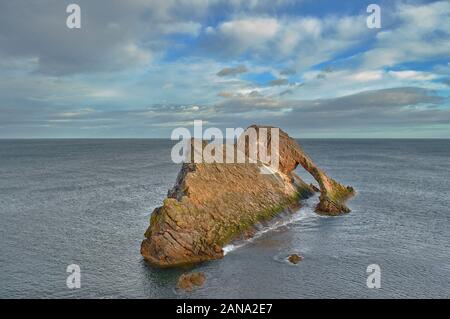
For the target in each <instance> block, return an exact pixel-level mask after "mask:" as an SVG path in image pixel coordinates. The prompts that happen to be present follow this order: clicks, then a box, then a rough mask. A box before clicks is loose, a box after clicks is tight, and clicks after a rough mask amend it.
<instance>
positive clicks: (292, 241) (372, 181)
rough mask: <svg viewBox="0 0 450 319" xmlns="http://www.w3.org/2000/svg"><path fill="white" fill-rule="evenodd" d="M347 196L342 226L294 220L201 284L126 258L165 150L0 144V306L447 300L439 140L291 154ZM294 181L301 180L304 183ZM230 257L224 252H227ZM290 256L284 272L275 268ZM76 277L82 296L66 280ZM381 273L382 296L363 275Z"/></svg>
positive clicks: (152, 196) (306, 217) (448, 168)
mask: <svg viewBox="0 0 450 319" xmlns="http://www.w3.org/2000/svg"><path fill="white" fill-rule="evenodd" d="M300 142H301V144H302V145H303V147H304V148H305V150H306V151H307V152H308V153H309V154H310V155H311V156H312V158H313V159H314V160H315V162H316V163H317V164H318V165H320V166H321V167H323V168H324V169H325V170H326V171H327V172H328V173H329V174H330V175H331V176H332V177H335V178H336V179H337V180H338V181H341V182H343V183H345V184H351V185H353V186H354V187H355V189H356V190H357V191H358V195H357V196H356V197H355V198H354V199H353V200H352V201H351V202H350V203H349V206H350V207H351V209H352V212H351V213H350V214H348V215H345V216H342V217H320V216H318V215H316V214H314V213H313V211H312V208H313V207H314V205H315V204H316V202H317V197H314V198H311V199H309V200H307V201H306V202H305V203H304V207H303V208H302V209H301V210H300V211H299V212H297V213H296V215H295V216H294V218H292V219H291V220H288V221H284V222H283V223H281V224H280V225H278V227H274V229H272V230H269V231H267V230H266V231H265V232H264V233H261V234H260V235H259V236H258V238H256V239H254V240H252V241H250V242H247V243H245V244H244V245H242V246H240V247H237V248H236V247H235V248H234V249H230V252H228V254H227V255H226V256H225V258H224V259H222V260H219V261H213V262H207V263H203V264H201V265H198V266H196V267H195V268H193V269H195V270H197V271H203V272H205V274H206V276H207V282H206V284H205V286H204V287H203V288H200V289H198V290H196V291H194V292H192V293H189V294H180V293H178V292H177V291H176V290H175V289H174V287H175V284H176V281H177V278H178V276H179V275H180V274H181V273H182V272H183V271H186V270H183V269H166V270H161V269H154V268H152V267H149V266H148V265H147V264H146V263H145V262H144V261H143V260H142V258H141V256H140V253H139V248H140V242H141V240H142V239H143V233H144V231H145V229H146V227H147V226H148V223H149V216H150V213H151V211H152V210H153V208H154V207H156V206H159V205H160V204H161V201H162V200H163V199H164V197H165V196H166V193H167V190H168V188H170V187H171V186H172V185H173V183H174V182H175V178H176V175H177V173H178V170H179V167H178V166H177V165H175V164H172V163H171V161H170V148H171V145H172V143H171V142H170V141H164V140H15V141H8V140H1V141H0V239H1V240H0V298H28V297H36V298H61V297H62V298H163V297H165V298H178V297H195V298H322V297H327V298H345V297H350V298H353V297H363V298H401V297H403V298H404V297H406V298H416V297H425V298H427V297H428V298H430V297H446V298H449V297H450V140H302V141H300ZM301 175H302V176H303V177H305V179H308V180H311V179H310V178H309V177H308V176H306V175H305V174H301ZM228 248H232V247H228ZM293 252H298V253H300V254H301V255H303V256H304V260H303V261H302V262H301V263H300V264H298V265H297V266H293V265H290V264H288V263H286V262H285V257H286V256H287V255H288V254H290V253H293ZM73 263H75V264H78V265H80V267H81V288H80V289H75V290H71V289H68V288H67V286H66V278H67V275H68V274H67V273H66V267H67V265H69V264H73ZM370 264H378V265H379V266H380V268H381V288H380V289H369V288H367V285H366V279H367V273H366V268H367V266H368V265H370Z"/></svg>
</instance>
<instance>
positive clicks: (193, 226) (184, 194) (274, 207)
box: [141, 125, 354, 267]
mask: <svg viewBox="0 0 450 319" xmlns="http://www.w3.org/2000/svg"><path fill="white" fill-rule="evenodd" d="M262 128H264V129H265V130H264V131H265V132H266V131H268V129H270V127H267V126H256V125H253V126H251V127H249V128H248V129H247V131H248V130H256V132H257V134H258V135H259V134H260V132H261V129H262ZM269 132H270V131H269ZM243 136H245V133H244V134H243ZM244 138H245V137H244ZM271 140H272V138H271V135H270V134H269V136H268V138H267V139H266V140H265V141H266V143H267V144H268V147H267V149H269V150H270V149H271V148H270V144H271ZM278 141H279V148H278V150H279V151H278V154H279V165H278V168H277V170H276V171H274V172H273V173H272V174H263V173H262V171H263V170H264V169H265V168H267V166H266V165H265V164H263V163H262V162H261V161H259V160H256V162H255V163H251V161H248V162H246V163H184V164H183V165H182V167H181V171H180V172H179V174H178V177H177V180H176V183H175V186H174V187H173V188H172V189H171V190H169V192H168V196H167V198H166V199H165V200H164V201H163V205H162V206H161V207H158V208H156V209H155V210H154V211H153V213H152V215H151V218H150V226H149V227H148V229H147V231H146V232H145V239H144V240H143V242H142V245H141V254H142V256H143V257H144V258H145V259H146V260H147V261H148V262H150V263H151V264H153V265H156V266H160V267H169V266H177V265H183V264H191V263H197V262H201V261H206V260H213V259H219V258H222V257H223V250H222V247H224V246H225V245H226V244H228V243H230V242H231V241H233V240H234V239H236V238H239V237H240V236H243V235H245V234H248V233H251V230H252V229H253V226H254V225H255V224H257V223H258V222H261V221H264V220H270V219H271V218H273V217H274V216H275V215H277V214H279V213H280V212H282V211H283V210H285V209H288V208H289V207H291V206H292V205H298V203H299V200H300V199H304V198H307V197H309V196H311V195H312V194H313V193H314V192H315V191H317V189H315V187H312V186H311V185H308V184H306V183H305V182H304V181H303V180H301V179H300V178H299V177H298V176H297V175H296V174H295V173H294V170H295V169H296V167H297V166H298V164H300V165H301V166H302V167H303V168H304V169H305V170H306V171H308V172H309V173H310V174H311V175H312V176H313V177H314V178H315V179H316V181H317V183H318V186H319V189H320V193H321V194H320V201H319V203H318V205H317V207H316V211H317V212H318V213H320V214H327V215H339V214H342V213H347V212H349V211H350V210H349V209H348V208H347V206H346V205H345V200H346V199H347V198H349V197H350V196H352V195H353V194H354V190H353V188H352V187H349V186H347V187H345V186H343V185H341V184H339V183H338V182H336V181H335V180H333V179H332V178H330V177H328V176H327V175H326V174H325V172H324V171H322V170H321V169H319V168H318V167H317V166H316V165H315V164H314V162H313V161H312V160H311V159H310V158H309V156H308V155H306V153H305V152H304V151H303V149H302V148H301V147H300V146H299V145H298V144H297V142H296V141H295V140H294V139H292V138H291V137H289V136H288V134H286V133H285V132H283V131H282V130H279V138H278ZM236 144H237V143H236ZM206 145H207V143H206V142H203V146H202V147H203V148H204V147H206ZM246 145H248V144H246ZM223 149H225V147H224V148H223ZM247 151H248V149H246V154H245V156H247V157H248V156H249V153H248V152H247ZM224 153H225V152H224Z"/></svg>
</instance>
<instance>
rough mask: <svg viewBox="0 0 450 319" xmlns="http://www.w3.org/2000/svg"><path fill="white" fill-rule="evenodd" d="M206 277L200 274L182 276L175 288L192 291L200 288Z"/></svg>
mask: <svg viewBox="0 0 450 319" xmlns="http://www.w3.org/2000/svg"><path fill="white" fill-rule="evenodd" d="M205 280H206V276H205V274H204V273H202V272H195V273H190V274H182V275H181V276H180V278H178V283H177V288H178V289H181V290H185V291H192V290H193V289H194V288H196V287H201V286H203V284H204V283H205Z"/></svg>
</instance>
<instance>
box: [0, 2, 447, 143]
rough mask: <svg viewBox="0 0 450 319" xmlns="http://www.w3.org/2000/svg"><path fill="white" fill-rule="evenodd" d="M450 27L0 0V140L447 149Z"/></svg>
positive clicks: (177, 5)
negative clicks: (281, 141)
mask: <svg viewBox="0 0 450 319" xmlns="http://www.w3.org/2000/svg"><path fill="white" fill-rule="evenodd" d="M70 3H76V4H78V5H79V6H80V8H81V28H80V29H69V28H68V27H67V25H66V19H67V17H68V16H69V13H66V7H67V5H69V4H70ZM371 3H375V4H378V5H379V7H380V8H381V28H379V29H377V28H368V27H367V23H366V20H367V17H368V16H369V15H370V13H367V11H366V9H367V6H368V5H369V4H371ZM449 18H450V1H448V0H446V1H407V0H405V1H378V0H371V1H358V0H357V1H335V0H330V1H322V0H298V1H293V0H246V1H244V0H226V1H224V0H210V1H207V0H191V1H187V0H127V1H119V0H110V1H100V0H71V1H61V0H35V1H29V0H14V1H9V0H0V75H1V76H0V138H134V137H138V138H141V137H142V138H149V137H155V138H156V137H158V138H170V135H171V132H172V131H173V130H174V129H175V128H177V127H186V128H188V129H190V130H191V131H192V130H193V121H194V120H202V121H203V123H204V127H205V128H207V127H218V128H220V129H223V130H224V129H225V128H238V127H243V128H245V127H247V126H249V125H252V124H260V125H270V126H277V127H280V128H282V129H283V130H285V131H286V132H288V133H289V134H290V135H291V136H295V137H300V138H302V137H303V138H450V97H449V96H450V19H449Z"/></svg>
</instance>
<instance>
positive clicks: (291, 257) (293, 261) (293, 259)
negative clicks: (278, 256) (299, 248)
mask: <svg viewBox="0 0 450 319" xmlns="http://www.w3.org/2000/svg"><path fill="white" fill-rule="evenodd" d="M302 259H303V257H302V256H300V255H297V254H292V255H289V257H288V261H289V262H290V263H291V264H294V265H296V264H298V263H299V262H300V261H301V260H302Z"/></svg>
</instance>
